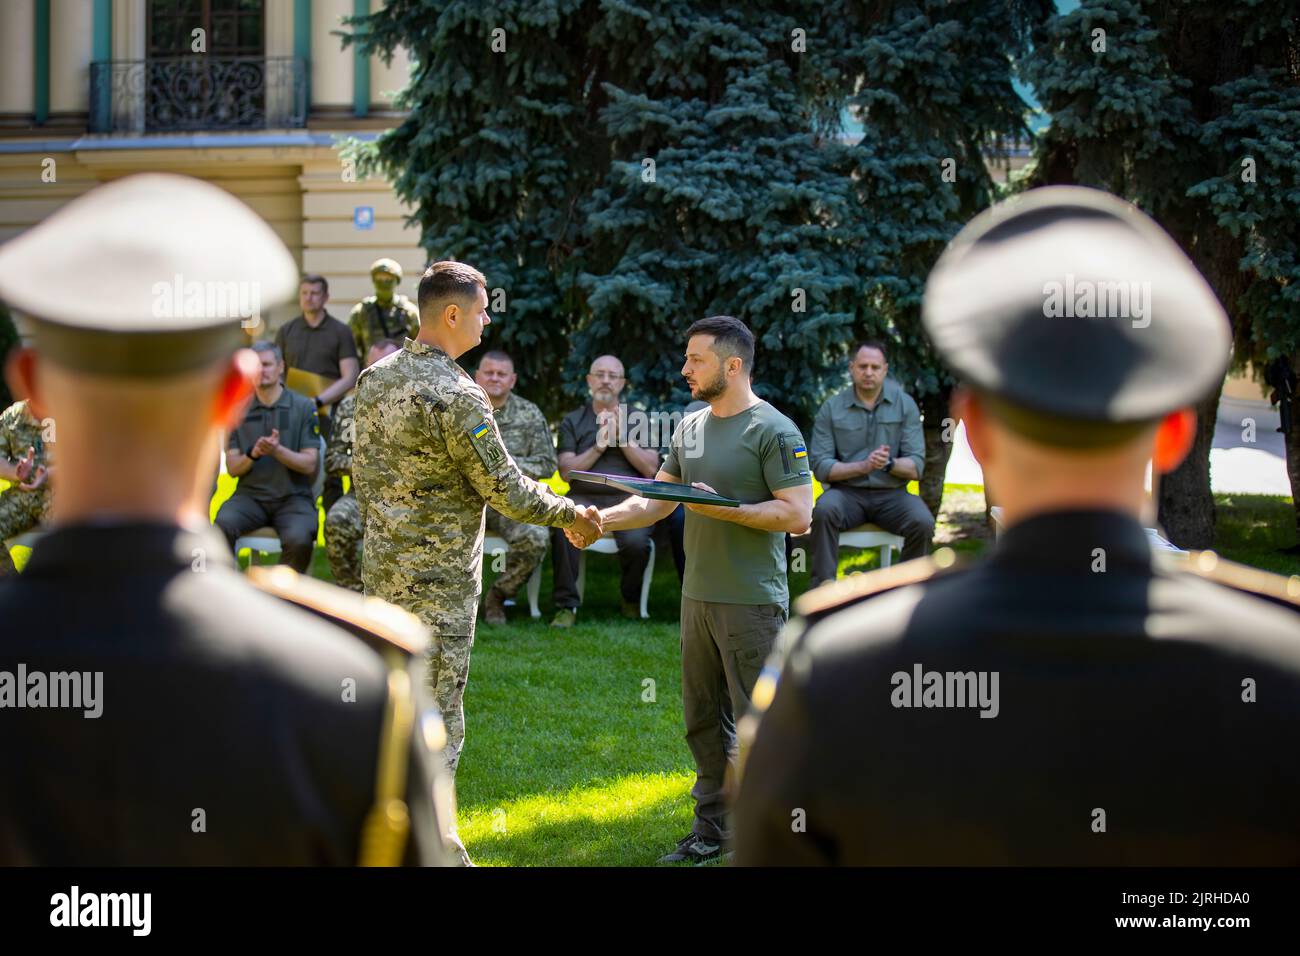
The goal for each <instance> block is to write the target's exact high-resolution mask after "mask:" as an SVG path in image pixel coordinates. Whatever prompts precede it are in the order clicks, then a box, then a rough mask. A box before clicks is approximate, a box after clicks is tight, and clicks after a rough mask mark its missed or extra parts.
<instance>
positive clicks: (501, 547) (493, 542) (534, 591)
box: [483, 534, 542, 617]
mask: <svg viewBox="0 0 1300 956" xmlns="http://www.w3.org/2000/svg"><path fill="white" fill-rule="evenodd" d="M509 550H510V545H508V544H506V540H505V538H499V537H497V536H496V535H494V534H490V535H488V536H487V537H485V538H484V539H483V556H484V557H485V558H486V557H487V556H488V555H490V554H505V553H506V552H507V551H509ZM526 588H527V590H528V614H529V616H530V617H541V616H542V609H541V608H540V607H538V606H537V595H538V594H539V593H540V592H541V590H542V564H541V562H540V561H539V562H538V563H537V567H535V568H533V573H532V574H531V575H529V577H528V584H527V585H526ZM514 603H515V602H514V601H506V604H507V605H513V604H514Z"/></svg>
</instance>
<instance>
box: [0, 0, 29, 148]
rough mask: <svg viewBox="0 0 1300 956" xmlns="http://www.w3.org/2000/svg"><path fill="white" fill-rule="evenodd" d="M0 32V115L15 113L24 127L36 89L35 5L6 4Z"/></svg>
mask: <svg viewBox="0 0 1300 956" xmlns="http://www.w3.org/2000/svg"><path fill="white" fill-rule="evenodd" d="M3 18H4V30H0V113H16V114H18V115H19V116H21V117H22V123H23V125H24V126H25V125H26V124H27V122H28V119H27V117H30V116H31V115H32V112H33V111H34V107H35V103H34V101H33V94H34V93H35V88H36V69H35V60H36V56H35V54H36V48H35V45H34V44H33V43H32V36H33V34H34V32H35V29H36V5H35V4H33V3H30V2H27V3H7V4H5V5H4V11H3Z"/></svg>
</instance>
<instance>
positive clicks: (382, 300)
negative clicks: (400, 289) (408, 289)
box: [375, 292, 393, 309]
mask: <svg viewBox="0 0 1300 956" xmlns="http://www.w3.org/2000/svg"><path fill="white" fill-rule="evenodd" d="M375 304H376V305H378V306H379V307H380V308H384V309H386V308H388V307H389V306H390V305H392V304H393V293H391V292H390V293H388V295H387V297H385V296H382V295H380V294H379V293H378V292H376V293H375Z"/></svg>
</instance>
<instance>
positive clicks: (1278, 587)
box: [1178, 551, 1300, 608]
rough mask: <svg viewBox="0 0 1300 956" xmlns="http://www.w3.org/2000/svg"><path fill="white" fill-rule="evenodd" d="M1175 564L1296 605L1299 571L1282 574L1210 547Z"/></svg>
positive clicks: (1299, 591) (1299, 600)
mask: <svg viewBox="0 0 1300 956" xmlns="http://www.w3.org/2000/svg"><path fill="white" fill-rule="evenodd" d="M1178 566H1179V567H1182V568H1184V569H1185V570H1187V571H1190V572H1192V573H1193V574H1195V575H1196V576H1197V577H1201V578H1205V579H1207V580H1209V581H1214V582H1216V583H1218V584H1223V585H1226V586H1227V587H1230V588H1234V589H1235V590H1238V591H1247V592H1249V593H1251V594H1257V595H1259V596H1260V597H1263V598H1269V599H1270V600H1273V601H1278V602H1280V603H1282V604H1287V605H1290V606H1292V607H1297V608H1300V574H1293V575H1291V576H1290V577H1283V576H1282V575H1280V574H1273V573H1272V572H1270V571H1261V570H1260V569H1259V568H1252V567H1250V566H1248V565H1245V564H1238V563H1237V562H1235V561H1225V560H1224V559H1223V558H1221V557H1219V556H1218V555H1217V554H1215V553H1214V552H1213V551H1193V552H1191V553H1190V554H1188V555H1187V558H1186V560H1185V561H1183V562H1179V564H1178Z"/></svg>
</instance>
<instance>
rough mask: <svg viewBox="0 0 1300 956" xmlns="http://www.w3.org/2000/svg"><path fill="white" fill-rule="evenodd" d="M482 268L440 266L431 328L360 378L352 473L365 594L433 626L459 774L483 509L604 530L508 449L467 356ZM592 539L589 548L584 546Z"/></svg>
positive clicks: (425, 284)
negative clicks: (466, 366)
mask: <svg viewBox="0 0 1300 956" xmlns="http://www.w3.org/2000/svg"><path fill="white" fill-rule="evenodd" d="M485 281H486V280H485V279H484V278H483V275H482V273H480V272H478V271H477V270H475V269H473V268H471V267H469V266H467V265H465V264H463V263H459V262H437V263H434V264H433V265H432V266H430V267H429V269H428V270H427V271H426V272H425V274H424V276H423V278H422V279H421V280H420V291H419V299H420V315H421V322H420V334H419V336H418V338H417V339H414V340H410V339H408V340H407V342H406V345H405V347H404V348H403V349H402V351H400V352H398V353H396V354H395V355H392V356H390V357H389V358H388V359H386V360H385V361H383V362H380V363H378V364H377V365H373V366H371V367H370V368H368V369H366V370H365V371H364V372H362V373H361V378H360V379H359V380H358V381H357V398H356V437H355V440H354V442H353V457H352V477H353V480H354V482H355V484H356V491H357V503H358V504H359V505H360V506H361V523H362V526H363V527H364V528H365V547H364V549H363V552H362V567H361V577H362V581H363V582H364V583H365V591H366V594H371V595H376V596H378V597H382V598H384V599H385V600H388V601H391V602H392V603H394V604H396V605H398V606H399V607H402V608H405V609H406V610H408V611H411V612H413V613H414V614H416V615H417V616H418V617H419V618H420V619H421V620H422V621H423V622H424V623H425V624H426V625H428V627H429V629H430V630H431V632H432V636H433V644H432V649H431V653H430V658H429V680H430V683H431V684H432V685H433V692H434V698H435V700H436V701H437V704H438V707H439V709H440V710H441V711H442V713H443V716H444V718H445V720H446V724H447V745H446V748H445V750H444V754H445V756H446V760H447V765H448V767H449V768H450V769H451V770H452V772H453V773H454V771H455V769H456V765H457V763H458V762H459V760H460V751H461V747H462V746H463V744H464V740H465V719H464V711H463V707H462V701H463V698H464V693H465V682H466V680H467V679H468V677H469V655H470V648H471V647H472V646H473V644H474V619H475V616H476V612H477V610H478V599H479V592H480V591H481V589H482V574H483V510H484V504H485V502H490V503H491V504H492V506H493V507H494V508H496V509H497V510H498V511H500V512H501V513H502V514H504V515H506V516H508V517H510V518H514V519H515V520H516V521H527V522H529V523H532V524H544V525H552V526H557V527H562V528H566V529H568V532H569V534H571V535H573V536H574V538H576V539H578V540H580V541H582V542H585V543H591V542H593V541H595V540H596V539H597V538H599V537H600V534H601V530H600V524H599V515H598V514H597V513H596V510H595V509H594V508H585V509H580V508H579V506H577V505H575V504H574V503H573V502H572V501H570V500H569V499H568V498H561V497H559V496H558V495H556V494H554V493H553V492H552V491H551V490H550V489H549V488H547V487H546V486H545V485H541V484H538V483H537V482H535V481H534V480H533V479H531V478H529V477H528V476H526V475H524V474H523V473H522V472H521V471H520V470H519V467H518V466H517V465H516V464H515V462H514V460H513V459H512V458H511V457H510V455H509V454H507V452H506V449H505V445H504V443H503V442H502V440H501V433H500V432H499V431H498V430H497V426H496V422H495V420H494V419H493V417H492V405H491V404H490V403H489V402H488V399H487V396H486V395H485V394H484V393H483V389H482V388H480V387H479V386H478V385H476V384H474V381H473V379H471V378H470V377H469V376H468V375H466V374H465V373H464V372H463V371H462V370H461V368H460V366H458V365H457V364H456V359H457V358H458V357H459V356H461V355H463V354H464V353H465V352H468V351H469V350H470V349H472V348H474V347H475V346H476V345H478V344H479V342H480V341H481V340H482V338H483V327H484V326H486V325H487V324H488V323H489V322H490V321H491V319H489V318H488V314H487V292H486V290H485V289H484V283H485ZM584 546H585V545H584Z"/></svg>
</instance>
